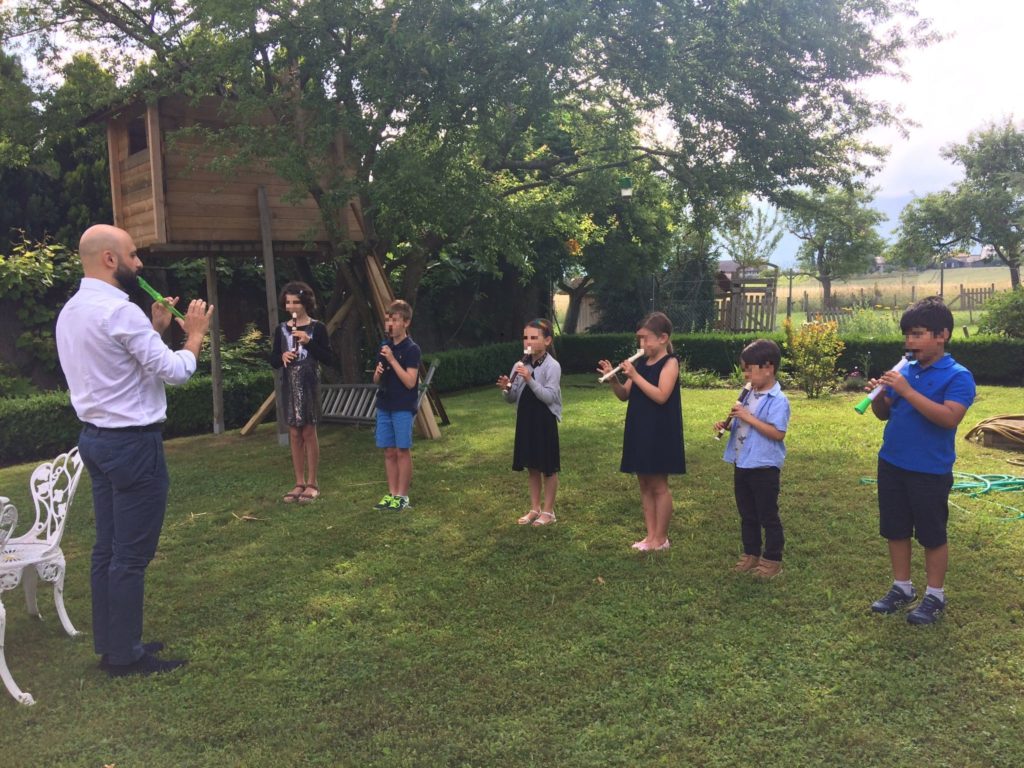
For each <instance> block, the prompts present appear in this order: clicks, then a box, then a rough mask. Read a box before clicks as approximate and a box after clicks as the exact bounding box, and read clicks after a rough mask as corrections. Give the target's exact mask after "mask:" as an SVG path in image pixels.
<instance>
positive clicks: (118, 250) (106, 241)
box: [78, 224, 142, 287]
mask: <svg viewBox="0 0 1024 768" xmlns="http://www.w3.org/2000/svg"><path fill="white" fill-rule="evenodd" d="M78 256H79V258H80V259H81V260H82V271H83V272H84V273H85V276H86V277H95V278H97V279H99V280H103V281H104V282H107V283H112V284H115V285H119V286H125V287H126V282H131V280H130V278H132V277H134V274H135V272H136V271H137V269H138V267H141V266H142V263H141V262H138V267H136V266H135V264H134V262H135V261H137V256H136V253H135V243H134V242H133V241H132V237H131V235H129V234H128V233H127V232H125V231H124V230H123V229H120V228H119V227H112V226H111V225H109V224H95V225H93V226H91V227H89V228H88V229H87V230H85V232H84V233H82V237H81V239H79V241H78ZM125 270H127V273H125ZM119 272H120V273H121V274H120V275H119ZM119 276H120V277H121V278H122V279H120V280H119V279H118V277H119ZM125 278H128V279H127V280H126V279H125Z"/></svg>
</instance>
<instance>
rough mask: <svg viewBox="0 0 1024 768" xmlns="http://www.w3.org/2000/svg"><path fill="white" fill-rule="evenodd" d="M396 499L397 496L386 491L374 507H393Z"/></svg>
mask: <svg viewBox="0 0 1024 768" xmlns="http://www.w3.org/2000/svg"><path fill="white" fill-rule="evenodd" d="M394 501H395V497H394V496H392V495H391V494H390V493H386V494H384V497H383V498H382V499H381V500H380V501H378V502H377V504H376V505H375V506H374V509H393V507H392V506H391V505H392V504H393V503H394Z"/></svg>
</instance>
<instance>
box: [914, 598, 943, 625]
mask: <svg viewBox="0 0 1024 768" xmlns="http://www.w3.org/2000/svg"><path fill="white" fill-rule="evenodd" d="M944 610H946V601H945V600H939V598H937V597H936V596H935V595H925V596H924V600H922V601H921V604H920V605H919V606H917V607H916V608H915V609H914V610H912V611H911V612H910V613H908V614H907V621H908V622H909V623H911V624H934V623H935V621H936V619H938V618H939V614H940V613H942V612H943V611H944Z"/></svg>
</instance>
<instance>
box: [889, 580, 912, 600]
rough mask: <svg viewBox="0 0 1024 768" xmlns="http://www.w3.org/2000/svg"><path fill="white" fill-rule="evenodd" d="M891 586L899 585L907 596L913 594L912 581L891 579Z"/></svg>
mask: <svg viewBox="0 0 1024 768" xmlns="http://www.w3.org/2000/svg"><path fill="white" fill-rule="evenodd" d="M893 586H896V587H899V588H900V589H901V590H902V591H903V594H904V595H906V596H907V597H910V596H911V595H912V594H914V583H913V582H912V581H893Z"/></svg>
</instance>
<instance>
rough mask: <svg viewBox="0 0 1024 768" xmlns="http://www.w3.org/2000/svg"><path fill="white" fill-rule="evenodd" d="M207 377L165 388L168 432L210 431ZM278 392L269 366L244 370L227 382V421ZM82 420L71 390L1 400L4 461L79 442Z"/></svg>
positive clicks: (235, 422)
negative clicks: (80, 420)
mask: <svg viewBox="0 0 1024 768" xmlns="http://www.w3.org/2000/svg"><path fill="white" fill-rule="evenodd" d="M210 387H211V383H210V378H209V377H208V376H197V377H194V378H192V379H191V380H190V381H189V382H188V383H186V384H183V385H182V386H180V387H168V388H167V424H166V426H165V429H164V434H166V435H168V436H169V437H175V436H181V435H194V434H199V433H202V432H208V431H210V429H211V428H212V424H213V396H212V394H211V390H210ZM273 391H274V377H273V373H272V372H270V371H257V372H251V373H240V374H237V375H235V376H233V377H232V378H231V380H230V381H225V382H224V425H225V427H227V428H229V429H230V428H234V427H240V426H242V425H243V424H245V422H246V421H248V420H249V418H250V417H251V416H252V415H253V413H255V412H256V409H257V408H259V407H260V405H261V404H262V403H263V401H264V400H266V398H267V395H269V394H270V393H271V392H273ZM81 427H82V425H81V424H80V423H79V421H78V418H77V417H76V416H75V412H74V410H73V409H72V408H71V402H70V399H69V398H68V393H67V392H51V393H48V394H45V395H34V396H32V397H27V398H20V399H11V400H7V399H0V465H8V464H15V463H17V462H21V461H33V460H37V459H38V460H41V459H46V458H51V457H53V456H56V455H57V454H58V453H61V452H62V451H66V450H68V449H69V448H71V447H72V446H74V445H76V444H77V443H78V433H79V431H80V430H81Z"/></svg>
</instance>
